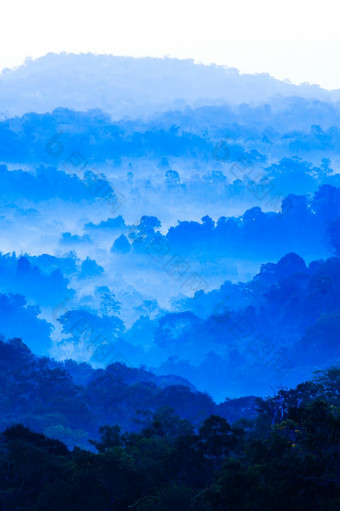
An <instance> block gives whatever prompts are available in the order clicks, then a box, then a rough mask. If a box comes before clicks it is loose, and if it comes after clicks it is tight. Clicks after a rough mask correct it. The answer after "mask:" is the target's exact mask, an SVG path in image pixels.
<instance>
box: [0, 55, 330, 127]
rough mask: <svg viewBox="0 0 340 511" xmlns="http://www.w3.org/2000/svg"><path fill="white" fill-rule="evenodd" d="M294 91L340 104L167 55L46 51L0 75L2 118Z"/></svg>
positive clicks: (131, 112) (311, 91) (144, 109)
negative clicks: (119, 54)
mask: <svg viewBox="0 0 340 511" xmlns="http://www.w3.org/2000/svg"><path fill="white" fill-rule="evenodd" d="M291 96H300V97H304V98H315V99H319V100H322V101H340V90H336V91H327V90H324V89H322V88H321V87H319V86H318V85H310V84H301V85H293V84H291V83H289V82H286V81H280V80H276V79H274V78H272V77H271V76H270V75H269V74H256V75H249V74H240V73H239V71H238V70H237V69H235V68H226V67H223V66H217V65H203V64H196V63H194V61H192V60H178V59H171V58H164V59H159V58H139V59H137V58H136V59H135V58H132V57H116V56H113V55H93V54H90V53H88V54H80V55H75V54H66V53H62V54H53V53H49V54H47V55H45V56H44V57H41V58H39V59H37V60H30V59H28V60H27V61H26V62H25V64H23V65H21V66H19V67H17V68H14V69H5V70H3V71H2V73H1V74H0V114H1V115H2V117H12V116H14V115H22V114H24V113H27V112H38V113H44V112H49V111H52V110H54V109H55V108H57V107H66V108H72V109H75V110H88V109H94V108H100V109H101V110H103V111H105V112H108V113H110V114H111V115H112V117H113V118H114V119H120V118H122V117H125V116H127V117H132V118H134V117H138V116H141V115H152V114H154V113H156V112H164V111H167V110H174V109H177V110H179V109H182V108H183V107H184V106H185V105H189V106H193V107H198V106H202V105H220V104H224V103H228V104H231V105H238V104H241V103H250V104H258V103H263V102H268V101H270V100H272V99H278V98H284V97H291Z"/></svg>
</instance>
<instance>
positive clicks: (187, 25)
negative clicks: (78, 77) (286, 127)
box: [0, 0, 340, 89]
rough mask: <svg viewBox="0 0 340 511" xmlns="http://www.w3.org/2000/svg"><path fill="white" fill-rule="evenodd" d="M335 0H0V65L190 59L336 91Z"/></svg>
mask: <svg viewBox="0 0 340 511" xmlns="http://www.w3.org/2000/svg"><path fill="white" fill-rule="evenodd" d="M339 14H340V4H339V2H338V0H323V2H317V1H315V0H284V1H283V0H276V1H273V0H256V1H254V0H234V1H233V2H231V1H228V0H210V1H209V2H206V1H205V2H202V1H201V0H96V1H93V0H91V1H88V0H58V2H51V1H47V0H30V1H27V0H7V1H6V0H5V1H4V2H2V3H1V7H0V25H1V26H0V48H1V51H0V69H3V68H6V67H15V66H18V65H20V64H22V63H23V62H24V60H25V58H27V57H32V58H37V57H40V56H43V55H45V54H46V53H48V52H57V53H58V52H61V51H66V52H72V53H82V52H85V53H87V52H93V53H106V54H113V55H129V56H134V57H142V56H151V57H164V56H170V57H177V58H181V59H182V58H193V59H194V60H195V61H197V62H202V63H206V64H209V63H216V64H220V65H225V66H228V67H236V68H238V69H239V70H240V71H241V72H242V73H260V72H268V73H270V74H271V75H272V76H274V77H275V78H279V79H281V80H284V79H288V80H290V81H291V82H293V83H302V82H309V83H317V84H319V85H321V86H322V87H324V88H327V89H336V88H339V89H340V66H339V62H340V30H339Z"/></svg>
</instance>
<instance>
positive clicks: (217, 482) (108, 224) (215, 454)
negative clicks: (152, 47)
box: [0, 55, 340, 511]
mask: <svg viewBox="0 0 340 511" xmlns="http://www.w3.org/2000/svg"><path fill="white" fill-rule="evenodd" d="M86 57H87V58H86ZM96 58H97V60H95V59H96ZM93 59H94V61H93ZM90 62H91V64H90ZM109 64H110V65H109ZM73 65H74V66H76V69H77V72H78V74H79V83H81V84H82V85H81V86H80V85H79V93H78V95H74V94H73V91H72V89H71V88H70V86H69V84H68V82H67V80H66V78H65V76H66V77H67V76H69V75H68V73H69V72H70V71H69V66H71V67H72V66H73ZM92 65H93V66H95V68H96V69H97V75H96V77H94V76H92V75H91V74H88V69H89V68H90V66H92ZM110 66H111V67H112V69H115V73H116V75H115V77H116V78H115V79H113V75H112V76H111V74H110V73H111V71H109V68H110V69H111V67H110ZM177 66H180V68H178V67H177ZM181 66H182V67H181ZM58 69H59V70H61V69H62V71H60V75H58ZM160 69H162V70H163V71H162V73H163V74H164V76H167V77H168V81H169V83H168V84H166V83H165V82H164V81H162V79H160V78H159V76H160ZM143 70H148V72H149V73H150V76H153V77H154V80H155V84H156V83H158V82H157V80H160V82H159V83H160V87H161V88H160V89H156V86H155V93H154V96H152V95H151V96H149V95H148V94H149V89H148V86H147V84H145V83H144V82H143V80H142V78H141V80H142V81H141V82H138V83H140V85H139V86H137V85H136V84H137V82H129V80H130V79H132V78H131V77H141V76H144V74H143ZM42 73H45V74H46V76H45V78H42ZM178 73H182V75H181V76H182V82H181V86H180V87H179V88H178V89H175V88H174V87H175V85H174V84H175V83H176V77H178V76H179V74H178ZM39 77H40V78H39ZM63 77H64V78H63ZM117 77H118V78H119V80H118V78H117ZM157 77H158V78H157ZM52 78H53V79H52ZM39 79H40V80H41V81H40V82H39V83H40V86H39V87H40V89H39V90H40V91H41V96H39V95H38V96H37V95H36V94H34V90H35V88H36V87H38V85H37V80H39ZM194 79H197V80H198V82H197V83H198V84H199V85H197V88H195V89H194V88H193V82H192V80H194ZM112 80H113V81H112ZM115 80H116V81H117V80H118V81H120V84H121V86H122V87H123V86H124V85H126V84H128V83H130V85H131V83H133V85H131V88H130V95H129V94H127V96H124V94H125V92H124V93H123V92H122V90H121V89H120V88H119V87H118V88H115V87H116V81H115ZM210 80H211V81H210ZM213 83H215V84H216V87H217V84H221V86H222V84H224V85H223V87H227V88H228V87H229V89H228V90H230V95H229V99H228V98H227V97H222V93H221V95H220V94H219V93H217V89H214V87H213V85H212V84H213ZM171 84H173V85H171ZM209 84H210V85H209ZM14 85H15V87H14ZM170 85H171V87H170ZM250 85H251V87H250ZM25 87H26V89H25ZM12 89H13V90H12ZM23 90H26V92H27V94H26V95H23V92H22V91H23ZM160 90H162V91H163V96H162V95H161V93H160V92H159V91H160ZM221 90H222V89H221ZM223 90H224V89H223ZM1 91H2V92H1ZM15 91H16V92H15ZM94 91H97V92H96V93H95V92H94ZM98 91H100V94H99V92H98ZM109 91H111V92H110V93H111V94H112V98H113V99H112V101H111V102H110V101H108V99H107V98H108V97H109ZM174 91H175V92H174ZM176 91H177V92H176ZM194 91H195V92H194ZM242 91H243V92H242ZM245 91H248V92H247V93H246V92H245ZM249 91H251V92H249ZM0 92H1V94H3V96H4V98H5V99H4V101H3V103H2V104H1V105H0V190H1V202H0V240H1V244H0V410H1V413H0V431H1V434H0V507H1V509H4V511H7V510H8V511H12V510H18V511H21V510H25V511H26V510H27V511H40V510H41V511H42V510H45V509H48V510H53V509H61V508H65V509H69V510H71V511H72V510H75V511H76V510H78V509H79V510H80V509H81V510H87V509H88V510H92V509H94V508H96V509H98V511H101V510H103V511H104V510H105V511H107V510H108V511H111V510H117V511H120V510H127V509H134V510H145V511H146V510H150V511H163V510H170V509H178V510H182V509H183V510H189V509H193V510H197V511H201V510H202V511H203V510H204V511H210V510H217V511H219V510H221V511H222V510H249V511H250V510H252V511H257V510H261V511H263V510H267V509H272V508H273V507H275V508H277V509H278V510H281V509H282V510H287V509H291V510H296V511H300V510H301V511H302V510H305V509H310V510H312V509H315V510H327V511H328V510H330V511H332V510H333V509H334V510H336V509H338V508H339V505H340V493H339V484H340V451H339V431H340V428H339V406H340V405H339V393H340V372H339V371H340V368H339V360H340V344H339V338H340V178H339V176H340V174H339V171H338V168H339V162H340V149H339V148H340V103H339V98H338V97H337V96H336V92H337V91H334V92H333V93H332V94H331V93H327V92H326V91H323V90H322V89H320V88H316V86H307V85H304V86H293V85H288V84H287V83H284V82H278V81H275V80H273V79H271V78H270V77H269V76H268V75H254V76H251V75H240V74H239V73H238V72H237V71H236V70H229V71H227V70H224V71H223V72H222V70H221V69H220V68H218V67H214V66H211V67H209V66H200V65H196V64H193V63H192V62H191V61H183V62H182V63H180V61H172V60H171V59H165V60H164V61H158V60H157V59H154V61H153V60H152V59H145V60H143V59H141V60H136V61H133V59H126V60H124V59H123V60H119V59H118V60H117V59H115V58H114V57H112V60H110V59H109V60H107V59H106V57H104V56H102V57H94V56H90V55H87V56H82V57H80V56H79V58H78V59H77V58H75V56H73V57H71V56H66V55H64V56H63V55H60V56H59V58H56V56H53V55H50V56H47V57H44V59H39V60H37V61H32V62H28V63H26V64H25V65H24V66H22V67H20V68H18V69H17V70H13V71H3V72H2V74H1V75H0ZM11 94H12V95H13V94H17V95H18V98H19V99H20V101H19V100H18V101H17V102H16V101H15V100H14V96H13V97H12V96H11ZM96 94H97V96H96ZM176 94H177V96H176ZM190 94H192V97H191V99H190ZM247 94H248V96H247ZM39 97H41V98H42V99H41V102H40V103H39V101H40V100H39ZM99 97H101V98H102V100H101V101H99V100H97V101H96V98H99ZM105 98H106V99H105ZM179 98H181V100H179ZM124 101H125V103H124ZM117 105H119V106H117ZM122 105H125V110H124V108H123V106H122ZM5 106H6V108H5ZM123 111H125V113H123Z"/></svg>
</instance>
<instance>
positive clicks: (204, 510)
mask: <svg viewBox="0 0 340 511" xmlns="http://www.w3.org/2000/svg"><path fill="white" fill-rule="evenodd" d="M339 379H340V369H339V368H335V367H334V368H332V369H330V370H329V371H326V372H324V373H321V374H318V375H317V376H316V378H315V379H314V380H313V381H310V382H306V383H304V384H301V385H299V386H298V387H297V388H296V389H292V390H285V389H282V390H281V391H279V392H278V394H277V395H275V396H274V397H272V398H269V399H266V400H259V401H258V407H259V414H258V418H257V420H256V421H249V420H248V419H247V420H244V421H242V420H240V421H238V424H237V427H236V425H233V426H231V425H230V424H229V423H228V422H227V420H226V419H224V418H222V417H219V416H218V415H211V416H210V417H208V418H207V419H206V420H205V421H204V422H203V424H202V425H201V427H200V428H199V429H198V430H197V428H194V427H193V426H192V425H191V424H190V422H189V421H187V420H183V419H181V418H180V417H179V416H178V415H176V414H175V413H174V412H173V410H171V409H170V408H163V409H160V410H159V411H157V412H156V413H153V414H150V415H149V416H147V415H146V416H145V422H146V426H145V427H144V428H143V429H142V430H141V431H140V432H130V433H128V432H125V433H124V432H122V431H121V429H120V427H119V426H118V425H108V426H105V427H102V428H101V429H100V432H99V433H100V439H99V440H94V441H92V442H91V443H92V445H93V446H94V447H95V448H96V450H97V453H95V452H89V451H88V450H84V449H80V448H78V447H75V448H74V449H73V450H72V451H70V450H69V449H68V448H67V447H66V446H65V445H64V444H63V443H62V442H60V441H58V440H52V439H49V438H47V437H46V436H44V435H42V434H38V433H33V432H32V431H31V430H30V429H28V428H26V427H23V426H21V425H14V426H12V427H10V428H8V429H6V430H5V431H4V432H3V433H2V434H1V436H0V509H1V510H3V511H59V510H60V509H67V510H68V511H93V510H96V511H128V510H134V511H170V510H176V511H190V510H192V511H271V510H272V509H275V510H277V511H288V510H289V511H306V510H308V511H314V510H315V511H336V510H338V509H339V506H340V416H339V395H340V386H339ZM241 426H244V428H243V427H241Z"/></svg>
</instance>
